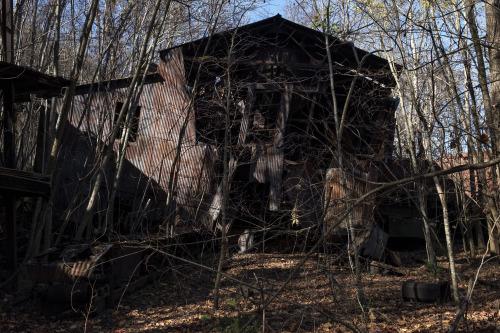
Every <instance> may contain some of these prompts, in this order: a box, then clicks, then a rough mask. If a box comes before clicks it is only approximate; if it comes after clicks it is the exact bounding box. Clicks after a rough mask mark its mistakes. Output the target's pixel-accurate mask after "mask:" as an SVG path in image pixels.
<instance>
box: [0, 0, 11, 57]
mask: <svg viewBox="0 0 500 333" xmlns="http://www.w3.org/2000/svg"><path fill="white" fill-rule="evenodd" d="M12 8H13V6H12V0H2V24H1V27H0V28H1V30H2V31H1V34H2V58H1V60H2V61H5V62H9V63H14V34H13V33H12V30H13V24H12V22H13V19H12Z"/></svg>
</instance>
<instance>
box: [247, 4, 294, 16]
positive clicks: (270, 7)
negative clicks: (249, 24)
mask: <svg viewBox="0 0 500 333" xmlns="http://www.w3.org/2000/svg"><path fill="white" fill-rule="evenodd" d="M290 2H291V0H288V1H287V0H266V4H265V5H264V7H262V9H260V10H258V11H257V13H255V14H254V15H252V18H251V21H258V20H262V19H265V18H268V17H271V16H275V15H276V14H281V16H283V17H285V16H286V15H285V7H286V5H287V4H289V3H290Z"/></svg>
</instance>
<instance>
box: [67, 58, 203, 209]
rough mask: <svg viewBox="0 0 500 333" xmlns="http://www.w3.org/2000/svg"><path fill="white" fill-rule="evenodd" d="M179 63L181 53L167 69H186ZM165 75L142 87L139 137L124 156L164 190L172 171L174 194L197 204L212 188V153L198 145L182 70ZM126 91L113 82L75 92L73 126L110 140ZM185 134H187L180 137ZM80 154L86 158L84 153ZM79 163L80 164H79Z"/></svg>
mask: <svg viewBox="0 0 500 333" xmlns="http://www.w3.org/2000/svg"><path fill="white" fill-rule="evenodd" d="M179 61H180V59H179V54H177V55H176V54H174V55H173V56H172V57H171V58H170V63H169V68H170V66H175V68H182V67H179V66H177V65H178V64H179ZM176 64H177V65H176ZM162 68H163V66H162ZM170 69H172V68H170ZM162 74H163V75H164V78H165V79H164V81H163V80H162V81H160V82H156V83H148V84H145V85H144V87H143V91H142V93H141V95H140V97H139V101H138V106H140V107H141V112H140V117H139V125H138V129H137V136H136V140H135V142H129V143H128V147H127V150H126V158H127V160H128V161H129V162H130V163H132V164H133V165H134V166H135V167H136V168H137V169H138V170H140V171H141V172H142V173H143V174H144V175H145V176H146V177H149V178H151V179H152V180H154V182H155V183H157V184H158V186H159V187H160V188H161V189H163V191H165V192H167V191H168V190H169V188H170V187H171V186H170V184H169V179H170V173H171V171H173V172H174V175H175V177H174V184H175V186H174V184H172V191H173V196H174V198H175V199H176V201H177V202H178V203H180V204H183V205H185V206H187V207H191V206H195V203H194V199H195V198H199V197H200V194H199V193H204V192H206V191H208V190H209V184H210V179H211V178H210V172H211V161H212V160H213V158H212V155H213V154H211V152H210V148H209V147H207V146H206V145H197V144H196V140H195V139H196V137H195V131H194V118H193V115H192V110H191V107H190V101H189V98H188V96H187V93H186V92H185V91H184V84H183V82H184V80H183V79H182V78H181V76H182V75H183V72H182V71H181V72H176V71H175V70H167V71H163V72H162ZM127 91H128V87H121V88H113V87H112V86H111V87H110V88H108V89H106V90H104V89H103V90H100V91H94V92H90V93H87V94H81V95H77V96H75V98H74V103H73V109H72V113H71V116H70V122H71V124H72V125H73V126H75V127H77V128H79V130H80V131H82V132H85V133H87V134H90V135H91V136H92V137H95V138H97V139H98V140H97V141H98V142H101V143H105V142H108V141H109V136H110V134H111V130H112V128H113V126H114V114H115V110H116V105H117V103H118V102H123V101H124V100H125V98H126V94H127ZM183 126H185V127H184V128H183ZM182 132H184V135H183V136H182V139H181V140H179V138H180V137H181V133H182ZM179 144H180V145H179ZM118 146H119V145H118V140H115V142H114V148H115V151H116V150H117V149H118ZM178 150H179V151H178ZM86 153H87V154H88V153H89V152H88V151H87V152H86ZM178 153H179V158H178V159H177V160H176V155H177V154H178ZM80 158H82V159H84V157H83V156H81V157H80ZM174 164H175V165H174ZM75 165H76V168H78V166H77V165H78V163H76V164H75ZM123 179H124V180H123V181H122V182H121V183H124V184H127V186H126V188H125V189H124V190H125V191H128V192H130V193H135V192H136V191H137V188H136V184H134V182H130V179H128V178H127V175H123ZM126 179H128V180H126ZM156 199H162V198H156ZM163 199H165V198H164V197H163ZM192 211H193V210H192Z"/></svg>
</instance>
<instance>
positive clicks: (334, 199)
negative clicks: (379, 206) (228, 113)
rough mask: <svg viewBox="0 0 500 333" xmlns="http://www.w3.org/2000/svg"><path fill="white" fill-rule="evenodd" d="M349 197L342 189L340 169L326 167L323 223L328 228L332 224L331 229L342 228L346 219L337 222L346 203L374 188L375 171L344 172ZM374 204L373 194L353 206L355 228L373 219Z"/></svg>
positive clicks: (346, 206)
mask: <svg viewBox="0 0 500 333" xmlns="http://www.w3.org/2000/svg"><path fill="white" fill-rule="evenodd" d="M345 178H346V181H347V188H348V190H349V197H347V194H346V193H345V191H344V186H343V184H342V179H341V177H340V169H338V168H332V169H328V170H327V173H326V200H325V208H326V215H325V223H326V226H327V227H328V228H330V227H331V226H334V225H335V226H334V228H333V231H339V230H341V229H344V227H345V225H346V222H347V219H346V220H344V221H343V222H342V223H340V224H338V225H336V224H337V223H338V219H339V218H340V217H341V216H342V215H343V214H344V213H345V212H346V210H347V208H348V205H349V204H351V205H352V203H353V202H354V201H356V200H357V199H358V198H360V197H362V196H363V195H365V194H366V193H368V192H370V191H371V190H374V189H375V188H376V185H375V184H374V183H373V182H375V181H376V180H377V171H375V170H370V171H368V172H364V171H359V170H354V172H352V173H348V172H345ZM374 204H375V194H372V195H370V196H369V197H368V198H366V199H365V200H363V201H362V202H361V203H359V204H357V205H356V206H354V207H353V210H352V213H351V214H352V220H353V226H354V227H355V228H363V227H364V226H365V225H366V223H367V222H371V221H373V206H374Z"/></svg>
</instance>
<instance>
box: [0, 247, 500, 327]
mask: <svg viewBox="0 0 500 333" xmlns="http://www.w3.org/2000/svg"><path fill="white" fill-rule="evenodd" d="M456 251H457V255H456V257H457V258H456V261H457V268H458V272H459V276H460V278H461V281H460V291H461V297H462V298H463V297H464V295H465V293H466V290H467V283H468V277H469V276H471V275H473V274H474V273H475V272H476V271H478V268H479V266H480V264H481V260H480V259H478V260H477V261H476V262H474V263H469V262H468V261H467V260H466V257H465V256H464V254H463V252H461V251H460V249H459V248H457V249H456ZM399 255H400V257H401V259H402V263H403V266H402V267H400V270H401V271H402V273H403V274H404V275H403V276H394V275H383V274H370V273H368V272H365V273H363V275H362V278H363V279H362V281H363V286H364V290H365V293H366V298H367V306H366V308H365V311H361V308H360V306H359V305H358V304H357V302H356V301H355V297H354V295H355V288H353V285H354V280H353V274H352V273H351V270H350V268H349V265H348V263H345V264H344V265H341V266H333V267H332V273H333V277H334V279H335V280H336V281H337V282H338V284H339V286H340V288H341V291H339V290H338V289H335V288H334V289H335V291H334V292H332V289H331V284H330V282H329V279H328V277H327V275H326V274H325V270H324V266H323V265H321V264H320V262H321V260H318V256H314V257H311V258H309V259H308V260H307V261H306V262H305V264H304V265H303V266H302V267H301V268H300V269H299V270H298V272H297V274H296V276H295V277H294V278H293V279H292V280H291V282H290V283H289V284H288V285H287V286H286V287H285V288H284V290H283V292H282V293H281V294H280V296H281V297H282V298H281V299H276V300H274V301H273V302H272V303H271V304H270V306H269V307H268V308H267V309H266V310H265V312H264V313H262V312H261V311H259V310H258V308H259V305H261V304H262V293H261V291H264V292H275V291H277V290H278V289H279V288H280V287H281V286H282V284H283V282H284V281H285V280H286V279H287V278H288V276H289V275H290V272H291V270H292V269H293V268H294V267H295V266H296V265H297V264H298V263H299V261H300V260H301V259H302V258H303V254H301V253H298V254H268V253H267V254H260V253H249V254H234V255H233V256H232V257H231V258H230V259H229V260H228V262H227V265H226V267H225V272H226V273H227V274H228V275H229V276H231V277H234V278H237V279H240V280H242V281H245V282H246V283H248V284H251V285H253V286H256V287H257V289H258V290H259V291H252V289H251V288H250V289H247V288H246V287H244V286H243V287H242V285H241V284H240V283H238V282H235V281H233V280H231V279H229V278H227V277H226V278H224V279H223V280H222V286H221V293H220V309H219V310H217V311H215V310H213V284H214V282H213V281H214V275H213V274H211V273H210V274H207V272H206V271H205V270H203V269H201V268H197V267H194V266H192V265H188V264H185V265H176V266H172V267H170V268H169V269H168V270H166V271H164V273H163V275H162V276H161V277H160V278H159V279H158V280H157V281H156V282H154V283H152V284H149V285H147V286H146V287H144V288H142V289H140V290H137V291H135V292H134V293H132V294H131V295H129V296H126V297H124V298H123V299H122V301H121V303H120V304H119V305H118V306H117V307H115V308H114V309H112V310H106V311H101V312H100V313H91V314H90V315H89V316H87V315H86V314H84V312H76V313H75V312H73V311H71V310H69V311H66V312H63V313H60V314H57V315H52V316H43V315H39V314H38V310H39V308H38V310H37V306H36V304H35V303H36V302H35V301H34V300H33V298H31V297H29V295H28V294H27V292H26V291H21V292H17V293H2V294H0V300H2V301H1V302H0V332H38V333H45V332H50V333H56V332H114V333H125V332H239V331H240V330H241V327H242V326H243V325H244V324H245V323H248V322H249V320H250V319H252V318H253V319H254V320H253V321H251V322H250V323H249V325H248V327H247V330H246V332H263V331H264V332H346V331H349V330H348V329H347V328H345V326H342V325H340V324H339V323H338V322H336V321H335V320H332V318H342V319H343V320H344V321H345V322H346V323H347V324H348V325H351V326H353V327H356V328H357V329H358V330H359V331H362V332H446V331H447V330H448V329H449V328H450V326H451V325H452V324H453V322H454V319H455V314H456V307H455V306H454V304H453V302H452V301H448V302H446V303H445V304H442V305H440V304H437V303H420V302H415V301H403V299H402V297H401V285H402V283H403V282H405V281H408V280H414V281H419V282H438V281H446V280H447V277H448V276H449V275H448V273H447V272H448V270H447V267H448V264H447V259H446V257H445V256H440V257H439V267H440V269H439V271H438V272H429V270H428V268H427V266H426V264H425V261H424V259H425V251H424V250H415V251H411V252H400V253H399ZM319 259H321V257H319ZM205 264H206V262H205ZM212 264H215V262H212ZM499 267H500V260H499V258H498V257H497V258H490V257H487V260H486V262H484V264H483V265H481V268H480V270H479V279H481V280H482V281H489V282H491V283H492V284H491V285H488V284H485V283H477V284H476V285H475V287H474V292H473V296H472V301H471V305H470V307H469V310H468V313H467V323H466V324H464V323H461V324H460V325H459V326H458V329H459V331H462V332H500V289H499V288H498V285H499V282H500V269H499ZM495 284H496V286H495ZM265 297H266V298H267V297H268V296H267V295H266V296H265ZM254 316H255V317H254ZM328 316H329V317H330V318H328Z"/></svg>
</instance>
